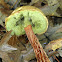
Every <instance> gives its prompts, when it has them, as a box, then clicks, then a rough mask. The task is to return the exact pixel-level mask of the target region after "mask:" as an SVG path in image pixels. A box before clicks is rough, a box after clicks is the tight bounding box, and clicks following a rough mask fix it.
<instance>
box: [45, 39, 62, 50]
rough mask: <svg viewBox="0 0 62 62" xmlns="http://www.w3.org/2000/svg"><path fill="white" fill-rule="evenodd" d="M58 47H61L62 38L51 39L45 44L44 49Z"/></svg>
mask: <svg viewBox="0 0 62 62" xmlns="http://www.w3.org/2000/svg"><path fill="white" fill-rule="evenodd" d="M60 47H62V38H61V39H57V40H53V41H51V42H50V43H49V44H48V45H46V47H45V49H52V50H56V49H58V48H60Z"/></svg>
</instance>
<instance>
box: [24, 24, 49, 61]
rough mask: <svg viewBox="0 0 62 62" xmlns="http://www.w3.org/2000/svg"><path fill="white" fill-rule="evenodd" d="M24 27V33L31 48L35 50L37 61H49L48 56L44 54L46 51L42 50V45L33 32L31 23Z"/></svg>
mask: <svg viewBox="0 0 62 62" xmlns="http://www.w3.org/2000/svg"><path fill="white" fill-rule="evenodd" d="M24 29H25V32H26V35H27V37H28V39H29V41H30V43H31V45H32V47H33V50H34V52H35V56H36V58H37V62H50V60H49V58H48V56H47V55H46V52H45V51H44V50H43V47H42V46H41V44H40V43H39V40H38V38H37V37H36V35H35V34H34V32H33V30H32V27H31V25H28V26H27V27H25V28H24Z"/></svg>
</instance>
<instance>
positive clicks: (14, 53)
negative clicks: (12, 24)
mask: <svg viewBox="0 0 62 62" xmlns="http://www.w3.org/2000/svg"><path fill="white" fill-rule="evenodd" d="M39 1H40V0H36V1H35V0H31V1H30V2H29V3H27V4H26V2H27V1H24V0H23V1H22V0H20V1H19V0H0V57H1V58H2V61H3V62H21V61H23V62H34V61H36V60H35V54H34V51H33V48H32V46H31V45H30V43H29V41H28V39H27V37H26V35H24V36H21V38H20V37H17V36H15V35H14V36H11V34H10V33H11V32H6V30H5V18H6V17H7V16H9V15H10V14H11V12H12V11H13V10H14V9H16V8H17V7H20V6H24V5H32V6H36V7H38V8H39V9H41V10H42V11H44V14H45V16H47V18H48V20H49V28H48V30H47V32H46V33H45V34H42V35H37V34H36V36H37V37H38V39H39V40H40V43H41V44H42V46H43V47H44V50H46V49H47V50H46V53H47V54H48V53H52V52H54V53H52V56H53V54H54V55H55V56H56V57H59V56H61V57H62V18H61V17H62V13H57V12H56V10H57V9H59V8H60V9H59V10H58V11H60V10H62V4H61V2H62V1H61V0H54V2H53V1H52V0H45V1H43V0H42V1H40V4H38V5H39V6H37V3H38V2H39ZM50 2H52V3H51V4H50ZM20 3H21V4H20ZM22 3H25V4H22ZM58 3H59V4H58ZM41 4H43V5H41ZM53 8H54V9H53ZM51 10H52V11H51ZM49 18H51V19H49ZM58 19H60V20H58ZM59 22H60V23H59ZM51 23H52V24H51ZM58 45H59V46H58ZM8 47H9V48H8ZM45 47H46V49H45ZM49 49H52V50H53V51H50V50H49ZM55 52H57V53H55ZM48 56H50V54H49V55H48ZM52 56H50V58H51V59H50V60H51V61H52V62H53V61H56V60H54V59H53V58H52ZM22 58H23V59H22ZM27 58H28V59H27ZM32 59H34V60H32ZM59 61H60V59H59Z"/></svg>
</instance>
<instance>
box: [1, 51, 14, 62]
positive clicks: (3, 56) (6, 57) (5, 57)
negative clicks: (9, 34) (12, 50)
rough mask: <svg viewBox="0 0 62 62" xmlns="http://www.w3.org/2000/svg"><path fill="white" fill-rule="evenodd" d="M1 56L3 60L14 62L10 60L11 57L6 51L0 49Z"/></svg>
mask: <svg viewBox="0 0 62 62" xmlns="http://www.w3.org/2000/svg"><path fill="white" fill-rule="evenodd" d="M0 57H1V58H2V61H4V62H13V61H12V60H10V58H9V56H8V54H7V53H6V52H2V51H0Z"/></svg>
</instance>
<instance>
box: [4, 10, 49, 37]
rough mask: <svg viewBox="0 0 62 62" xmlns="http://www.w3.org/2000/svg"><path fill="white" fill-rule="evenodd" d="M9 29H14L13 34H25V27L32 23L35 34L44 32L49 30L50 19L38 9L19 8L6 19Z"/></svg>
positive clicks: (7, 28)
mask: <svg viewBox="0 0 62 62" xmlns="http://www.w3.org/2000/svg"><path fill="white" fill-rule="evenodd" d="M5 25H6V26H5V27H6V30H7V31H10V30H12V33H11V34H12V35H14V34H15V35H17V36H19V35H23V34H25V30H24V28H25V27H27V26H28V25H32V29H33V32H34V33H35V34H42V33H44V32H45V31H46V30H47V27H48V21H47V18H46V17H45V16H44V15H43V13H42V12H40V11H38V10H27V9H25V10H21V9H20V10H17V11H16V12H14V13H12V14H11V15H10V16H9V17H7V18H6V20H5Z"/></svg>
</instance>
